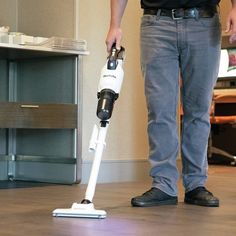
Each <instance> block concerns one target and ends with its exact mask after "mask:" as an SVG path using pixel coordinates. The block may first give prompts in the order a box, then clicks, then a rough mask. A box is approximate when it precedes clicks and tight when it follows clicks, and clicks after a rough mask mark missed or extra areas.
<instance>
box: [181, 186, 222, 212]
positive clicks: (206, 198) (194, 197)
mask: <svg viewBox="0 0 236 236" xmlns="http://www.w3.org/2000/svg"><path fill="white" fill-rule="evenodd" d="M184 202H185V203H188V204H193V205H199V206H207V207H218V206H219V199H218V198H216V197H215V196H214V195H213V194H212V193H211V192H209V191H208V190H207V189H206V188H205V187H197V188H195V189H193V190H192V191H190V192H187V193H185V198H184Z"/></svg>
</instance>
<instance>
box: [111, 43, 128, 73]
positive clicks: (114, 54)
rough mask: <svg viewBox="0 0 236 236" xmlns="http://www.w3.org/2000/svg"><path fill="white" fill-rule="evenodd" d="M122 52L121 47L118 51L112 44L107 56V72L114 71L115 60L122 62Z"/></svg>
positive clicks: (123, 50)
mask: <svg viewBox="0 0 236 236" xmlns="http://www.w3.org/2000/svg"><path fill="white" fill-rule="evenodd" d="M124 52H125V48H124V47H122V46H121V48H120V50H118V49H117V48H116V44H115V43H114V44H113V45H112V47H111V52H110V54H109V56H108V62H107V69H108V70H115V69H116V67H117V65H118V62H117V60H123V59H124Z"/></svg>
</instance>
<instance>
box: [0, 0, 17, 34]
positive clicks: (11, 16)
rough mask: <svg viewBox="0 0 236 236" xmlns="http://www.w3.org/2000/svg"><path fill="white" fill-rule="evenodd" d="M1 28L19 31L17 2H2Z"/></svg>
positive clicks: (5, 0)
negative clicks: (6, 27)
mask: <svg viewBox="0 0 236 236" xmlns="http://www.w3.org/2000/svg"><path fill="white" fill-rule="evenodd" d="M0 11H1V14H0V26H9V27H10V29H11V30H12V31H16V29H17V0H0Z"/></svg>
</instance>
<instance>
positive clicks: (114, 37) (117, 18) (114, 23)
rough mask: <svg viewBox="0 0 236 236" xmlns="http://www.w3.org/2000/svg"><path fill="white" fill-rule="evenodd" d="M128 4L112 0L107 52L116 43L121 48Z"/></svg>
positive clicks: (124, 0) (120, 0)
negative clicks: (122, 22)
mask: <svg viewBox="0 0 236 236" xmlns="http://www.w3.org/2000/svg"><path fill="white" fill-rule="evenodd" d="M235 1H236V0H235ZM127 2H128V0H111V2H110V5H111V18H110V28H109V31H108V34H107V38H106V45H107V51H110V50H111V47H112V44H113V43H116V48H117V49H119V48H120V44H121V38H122V30H121V19H122V17H123V14H124V11H125V7H126V5H127Z"/></svg>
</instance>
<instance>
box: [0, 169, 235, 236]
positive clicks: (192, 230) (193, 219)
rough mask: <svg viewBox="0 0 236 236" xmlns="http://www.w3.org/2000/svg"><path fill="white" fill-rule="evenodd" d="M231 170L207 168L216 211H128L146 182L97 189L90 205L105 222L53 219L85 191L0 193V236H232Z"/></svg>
mask: <svg viewBox="0 0 236 236" xmlns="http://www.w3.org/2000/svg"><path fill="white" fill-rule="evenodd" d="M235 182H236V167H224V166H210V169H209V181H208V188H209V190H211V191H212V192H214V194H215V195H217V196H218V197H219V198H220V201H221V202H220V207H219V208H206V207H200V206H191V205H186V204H184V203H183V187H182V185H181V182H180V183H179V190H180V192H179V204H178V205H177V206H160V207H151V208H133V207H131V206H130V198H131V197H133V196H135V195H139V194H140V193H142V192H144V191H146V190H147V189H148V188H149V187H150V183H149V182H142V183H141V182H134V183H115V184H99V185H98V186H97V191H96V195H95V198H94V203H95V207H96V209H103V210H106V211H107V214H108V216H107V218H106V219H102V220H96V219H78V218H54V217H52V216H51V212H52V210H53V209H55V208H68V207H70V206H71V204H72V203H73V202H74V201H80V200H82V199H83V196H84V192H85V189H86V186H85V185H73V186H64V185H55V186H44V187H32V188H18V189H0V206H1V210H0V216H1V219H0V236H75V235H76V236H80V235H81V236H107V235H109V236H116V235H118V236H123V235H124V236H125V235H135V236H136V235H137V236H149V235H150V236H151V235H156V236H158V235H161V236H165V235H168V236H169V235H170V236H180V235H181V236H185V235H191V236H195V235H196V236H198V235H199V236H200V235H201V236H205V235H207V236H211V235H212V236H218V235H219V236H227V235H230V236H231V235H236V187H235Z"/></svg>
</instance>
